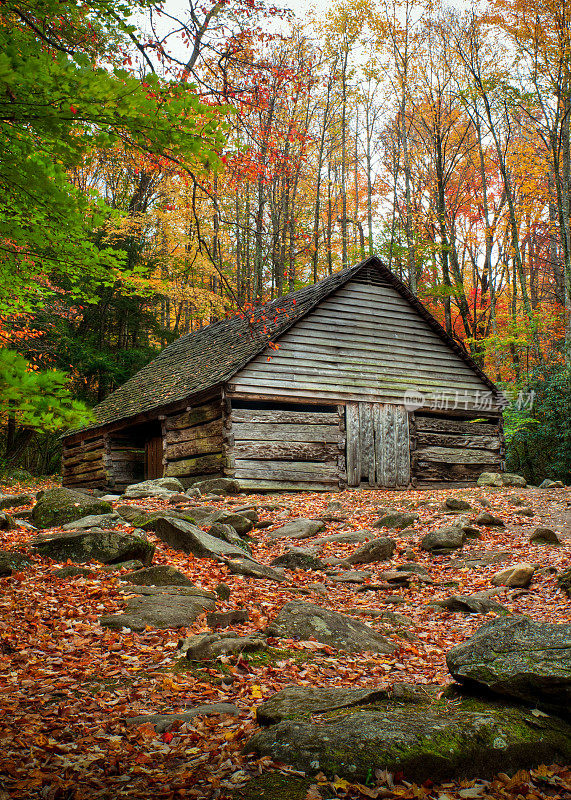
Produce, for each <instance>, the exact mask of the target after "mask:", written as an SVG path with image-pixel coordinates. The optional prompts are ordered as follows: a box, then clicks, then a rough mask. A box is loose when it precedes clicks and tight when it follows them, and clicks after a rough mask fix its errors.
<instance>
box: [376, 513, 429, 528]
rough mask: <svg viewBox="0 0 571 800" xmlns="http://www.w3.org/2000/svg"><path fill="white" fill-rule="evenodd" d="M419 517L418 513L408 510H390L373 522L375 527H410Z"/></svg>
mask: <svg viewBox="0 0 571 800" xmlns="http://www.w3.org/2000/svg"><path fill="white" fill-rule="evenodd" d="M417 519H418V514H411V513H410V512H406V511H390V510H389V512H388V513H387V514H383V515H382V516H381V517H379V519H378V520H376V521H375V522H373V525H372V527H373V528H393V529H394V530H398V529H400V528H408V527H409V526H410V525H412V524H413V523H414V522H416V520H417Z"/></svg>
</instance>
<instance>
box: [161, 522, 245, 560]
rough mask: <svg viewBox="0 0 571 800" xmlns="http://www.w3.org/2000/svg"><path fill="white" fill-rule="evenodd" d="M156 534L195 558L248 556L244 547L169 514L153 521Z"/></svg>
mask: <svg viewBox="0 0 571 800" xmlns="http://www.w3.org/2000/svg"><path fill="white" fill-rule="evenodd" d="M153 531H154V532H155V534H156V536H157V537H158V538H159V539H160V540H161V541H163V542H164V543H165V544H168V546H169V547H172V548H173V550H180V551H182V552H183V553H192V555H193V556H196V557H197V558H212V559H215V560H217V559H218V558H219V557H220V556H228V557H230V556H242V557H248V553H247V552H246V550H245V548H244V547H242V546H240V547H238V546H237V545H235V544H230V543H229V542H226V541H224V540H223V539H218V538H217V537H216V536H210V534H208V533H205V532H204V531H202V530H201V529H200V528H198V527H197V526H196V525H193V524H192V523H191V522H187V521H186V520H183V519H176V518H174V517H170V516H158V517H156V518H155V520H154V523H153Z"/></svg>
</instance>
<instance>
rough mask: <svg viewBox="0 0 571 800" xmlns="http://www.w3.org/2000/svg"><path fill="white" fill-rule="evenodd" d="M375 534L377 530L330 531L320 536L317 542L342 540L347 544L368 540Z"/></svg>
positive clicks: (373, 537)
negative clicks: (326, 534)
mask: <svg viewBox="0 0 571 800" xmlns="http://www.w3.org/2000/svg"><path fill="white" fill-rule="evenodd" d="M376 536H377V531H368V530H359V531H346V532H343V533H331V534H329V535H328V536H322V537H320V538H319V540H318V542H317V544H325V543H326V542H342V543H347V544H356V543H357V542H369V541H370V540H371V539H375V538H376Z"/></svg>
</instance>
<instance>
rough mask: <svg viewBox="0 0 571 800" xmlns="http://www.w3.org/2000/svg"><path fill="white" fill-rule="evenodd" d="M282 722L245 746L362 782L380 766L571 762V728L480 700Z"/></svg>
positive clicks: (447, 774)
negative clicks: (570, 759)
mask: <svg viewBox="0 0 571 800" xmlns="http://www.w3.org/2000/svg"><path fill="white" fill-rule="evenodd" d="M318 713H319V716H318V717H315V716H314V718H313V719H312V720H309V721H307V720H306V721H297V720H291V719H290V720H283V721H281V722H278V723H277V724H275V725H271V726H270V727H269V728H266V729H265V730H262V731H260V732H258V733H257V734H255V736H254V737H253V738H252V739H251V740H250V741H249V742H248V744H247V745H246V747H245V751H246V752H247V753H254V754H255V755H256V756H257V757H260V756H270V757H271V758H272V759H273V760H275V761H282V762H284V763H285V764H288V765H291V766H293V767H295V768H296V769H300V770H303V771H305V772H306V773H307V774H309V775H311V774H314V773H316V772H319V771H322V772H324V773H325V774H326V775H327V776H329V777H333V776H334V775H339V776H340V777H343V778H346V779H348V780H351V781H360V782H365V781H366V780H367V776H368V775H370V774H371V773H374V771H375V770H376V769H387V770H388V771H389V772H403V773H404V777H405V778H406V779H407V780H411V781H415V782H417V783H422V782H423V781H425V780H427V779H430V780H433V781H438V780H446V779H450V778H453V779H459V778H471V777H479V778H486V777H491V776H492V775H493V774H494V773H496V772H498V771H500V770H502V771H505V772H510V771H512V770H513V771H515V770H517V769H520V768H529V767H532V766H534V765H537V764H539V763H552V762H554V761H556V762H557V761H559V760H560V759H562V762H561V763H566V762H567V761H568V760H569V758H570V757H571V726H570V725H568V724H567V723H566V722H564V721H563V720H560V719H557V718H555V717H549V716H547V715H539V716H535V715H534V714H533V712H531V711H528V710H526V709H521V708H517V707H514V706H509V707H506V706H503V705H499V704H495V703H492V702H481V701H477V700H473V699H470V700H454V701H452V700H444V699H442V700H438V701H437V700H433V701H432V702H430V703H426V704H420V705H419V704H411V703H407V702H395V701H393V700H391V699H389V700H381V701H377V702H373V703H371V702H365V704H363V705H358V706H352V707H350V708H344V709H343V708H342V709H340V708H337V709H335V710H333V711H330V712H325V713H323V712H318Z"/></svg>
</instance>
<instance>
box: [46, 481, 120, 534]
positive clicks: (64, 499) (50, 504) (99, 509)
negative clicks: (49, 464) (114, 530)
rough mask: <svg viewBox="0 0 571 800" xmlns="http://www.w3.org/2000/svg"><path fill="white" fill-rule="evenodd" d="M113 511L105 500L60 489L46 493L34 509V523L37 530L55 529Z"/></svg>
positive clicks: (49, 490)
mask: <svg viewBox="0 0 571 800" xmlns="http://www.w3.org/2000/svg"><path fill="white" fill-rule="evenodd" d="M112 511H113V508H112V506H111V504H110V503H106V502H105V501H104V500H100V499H98V498H97V497H89V496H88V495H85V494H82V493H81V492H74V491H72V490H71V489H65V488H63V487H60V488H57V489H48V490H47V492H44V494H43V495H42V497H41V498H40V500H38V502H37V503H36V505H35V506H34V508H33V509H32V522H33V523H34V525H35V526H36V527H37V528H53V527H55V526H57V525H65V523H66V522H73V521H74V520H76V519H82V518H83V517H87V516H89V515H91V514H108V513H110V512H112Z"/></svg>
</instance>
